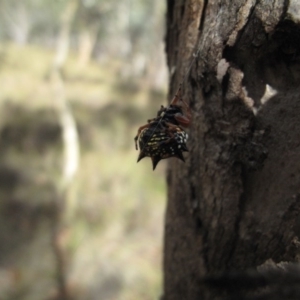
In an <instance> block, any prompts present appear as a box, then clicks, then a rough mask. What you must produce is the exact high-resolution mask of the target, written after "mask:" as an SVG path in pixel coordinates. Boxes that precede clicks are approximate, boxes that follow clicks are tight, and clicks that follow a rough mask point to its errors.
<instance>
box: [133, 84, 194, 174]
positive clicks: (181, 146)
mask: <svg viewBox="0 0 300 300" xmlns="http://www.w3.org/2000/svg"><path fill="white" fill-rule="evenodd" d="M190 122H191V111H190V108H189V107H188V105H187V103H186V102H185V101H184V100H183V99H182V97H181V88H179V90H178V91H177V93H176V95H175V96H174V98H173V99H172V101H171V103H170V105H169V106H168V107H164V106H161V108H160V110H159V111H158V112H157V117H156V118H153V119H150V120H148V123H147V124H146V125H143V126H141V127H140V128H139V129H138V132H137V135H136V137H135V138H134V140H135V147H136V149H137V150H138V144H139V148H140V154H139V157H138V162H139V161H140V160H141V159H142V158H144V157H151V160H152V165H153V170H154V169H155V167H156V166H157V164H158V162H159V161H160V160H161V159H164V158H169V157H177V158H179V159H181V160H182V161H184V157H183V155H182V151H188V149H187V146H186V141H187V138H188V134H187V133H186V132H185V131H184V130H183V128H182V127H188V126H189V125H190Z"/></svg>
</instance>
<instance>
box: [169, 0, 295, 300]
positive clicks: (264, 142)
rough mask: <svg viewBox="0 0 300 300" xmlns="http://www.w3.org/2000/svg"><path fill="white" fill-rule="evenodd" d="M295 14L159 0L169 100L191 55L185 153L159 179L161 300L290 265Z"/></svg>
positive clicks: (278, 6)
mask: <svg viewBox="0 0 300 300" xmlns="http://www.w3.org/2000/svg"><path fill="white" fill-rule="evenodd" d="M299 11H300V3H298V1H296V0H294V1H293V0H290V1H287V0H277V1H270V0H261V1H257V0H223V1H221V0H219V1H216V0H215V1H214V0H202V1H201V0H186V1H184V0H168V11H167V38H166V43H167V46H166V51H167V56H168V66H169V71H170V98H171V97H172V96H173V95H174V94H175V93H176V90H177V89H178V86H179V83H180V82H181V80H182V78H183V76H184V75H185V73H186V72H187V70H188V68H189V65H190V63H191V62H192V58H193V53H197V50H198V49H199V50H200V51H199V55H198V56H197V57H196V58H195V60H194V63H193V64H192V68H191V71H190V73H189V75H188V77H187V80H186V81H185V82H184V85H183V91H184V98H185V99H186V100H187V101H188V102H189V103H190V106H191V109H192V111H193V121H192V125H191V127H190V129H189V136H190V137H189V142H188V147H189V149H190V152H189V153H188V155H187V156H186V163H185V164H183V163H182V162H180V161H178V160H176V159H174V160H170V163H169V168H168V174H167V181H168V187H169V192H168V205H167V212H166V221H165V249H164V297H163V299H164V300H169V299H172V300H173V299H180V300H182V299H185V300H191V299H218V298H217V294H216V292H215V291H212V290H211V289H209V288H208V287H207V286H206V285H204V284H201V282H202V281H201V280H202V279H203V277H204V276H207V275H209V274H215V273H217V272H224V271H226V272H227V271H229V270H245V269H246V268H255V267H257V266H259V265H261V264H263V263H264V262H265V261H267V260H269V259H272V260H273V261H274V262H276V263H277V262H280V261H288V262H295V261H298V252H299V250H298V248H299V235H300V219H299V211H300V201H299V195H300V194H299V191H300V176H299V175H300V161H299V159H298V158H299V156H300V133H299V132H300V121H299V114H300V102H299V97H300V89H299V88H298V85H299V81H300V68H299V58H300V56H299V53H300V52H299V49H300V48H299V46H300V26H299V25H298V24H297V22H298V20H297V13H298V12H299ZM298 16H299V15H298Z"/></svg>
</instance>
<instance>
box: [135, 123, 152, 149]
mask: <svg viewBox="0 0 300 300" xmlns="http://www.w3.org/2000/svg"><path fill="white" fill-rule="evenodd" d="M150 124H151V123H148V124H145V125H143V126H141V127H139V129H138V132H137V135H136V136H135V137H134V142H135V149H136V150H138V144H137V141H138V139H139V136H140V134H141V131H142V130H143V129H145V128H148V127H150Z"/></svg>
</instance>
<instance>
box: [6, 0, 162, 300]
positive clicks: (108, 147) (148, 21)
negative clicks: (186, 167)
mask: <svg viewBox="0 0 300 300" xmlns="http://www.w3.org/2000/svg"><path fill="white" fill-rule="evenodd" d="M164 16H165V1H162V0H152V1H147V0H124V1H118V0H110V1H107V0H22V1H20V0H0V39H1V43H0V86H1V88H0V106H1V109H0V115H1V117H0V152H1V155H0V299H1V300H17V299H22V300H25V299H26V300H27V299H28V300H54V299H61V300H67V299H68V300H70V299H74V300H75V299H76V300H77V299H78V300H79V299H85V300H94V299H95V300H96V299H97V300H99V299H100V300H101V299H105V300H110V299H121V300H123V299H124V300H126V299H129V300H135V299H143V300H147V299H158V298H159V296H160V294H161V285H162V282H161V281H162V273H161V263H162V235H163V218H164V208H165V202H166V201H165V198H166V196H165V194H166V187H165V181H164V170H165V162H161V163H160V164H159V165H158V167H157V169H156V170H155V172H153V171H152V164H151V161H150V159H149V158H145V159H144V160H142V161H141V162H140V163H139V164H137V163H136V159H137V156H138V151H136V150H135V147H134V141H133V138H134V136H135V135H136V131H137V128H138V127H139V126H141V125H143V124H145V123H146V121H147V119H149V118H151V117H154V116H155V115H156V112H157V110H158V109H159V108H160V105H161V104H165V101H166V100H165V99H166V90H167V78H168V75H167V69H166V63H165V54H164V43H163V39H164V25H165V20H164Z"/></svg>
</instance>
